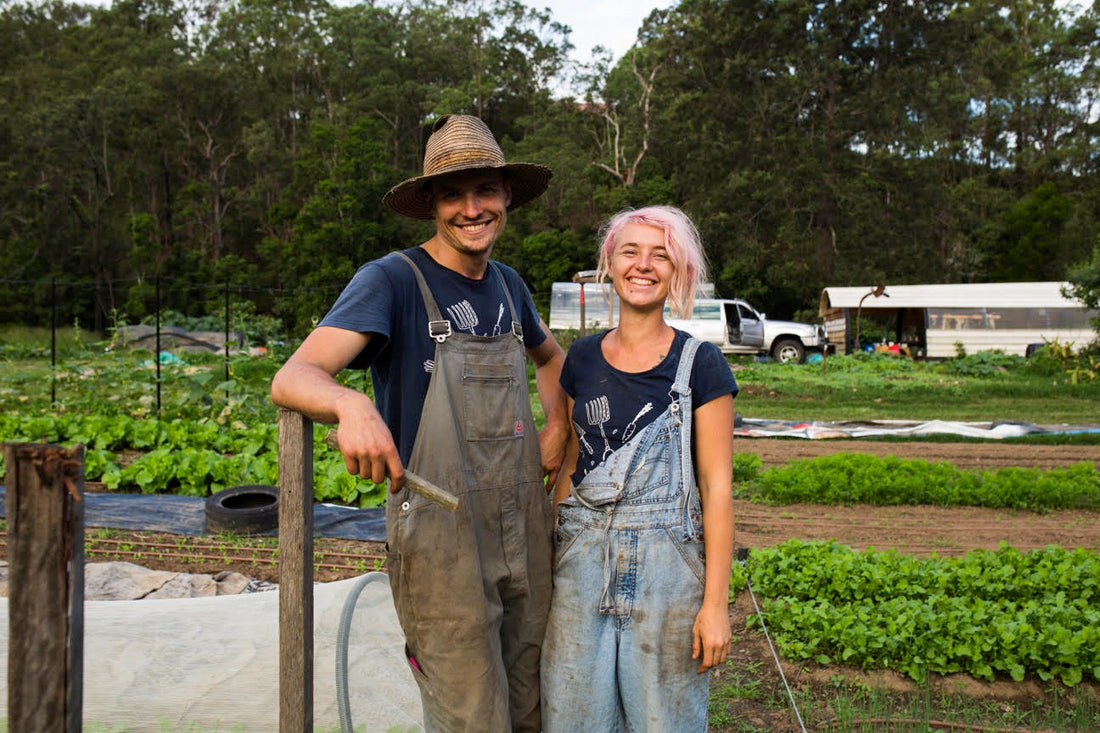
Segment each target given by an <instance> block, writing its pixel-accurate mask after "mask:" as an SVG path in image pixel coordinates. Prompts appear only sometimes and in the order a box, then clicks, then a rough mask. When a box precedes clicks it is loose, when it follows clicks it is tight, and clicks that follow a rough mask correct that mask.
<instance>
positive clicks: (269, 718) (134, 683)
mask: <svg viewBox="0 0 1100 733" xmlns="http://www.w3.org/2000/svg"><path fill="white" fill-rule="evenodd" d="M368 576H370V577H369V578H368ZM376 580H377V581H378V582H374V581H376ZM345 606H350V607H351V611H350V612H349V613H348V614H347V615H346V618H347V621H346V622H345V621H343V619H344V618H345V611H344V609H345ZM313 619H314V621H313V643H314V652H313V721H314V726H315V729H316V730H325V731H333V730H340V725H339V724H340V707H341V702H340V699H341V697H342V696H341V697H338V691H339V690H340V689H341V687H343V682H342V681H341V683H340V684H339V685H338V684H337V679H338V677H337V669H338V667H337V659H340V658H343V659H345V660H346V664H347V670H348V674H347V677H346V678H343V677H341V678H340V679H341V680H343V679H346V680H347V685H346V688H345V689H346V690H347V707H346V708H345V709H346V711H347V712H349V713H350V714H351V719H350V721H348V722H350V723H351V724H352V727H353V729H354V730H356V731H362V732H364V733H371V732H375V731H377V732H378V733H382V732H383V731H392V730H400V731H406V730H422V729H421V728H420V725H421V722H422V710H421V705H420V694H419V691H418V690H417V688H416V682H415V681H414V680H413V677H412V672H411V671H410V670H409V666H408V663H407V662H406V661H405V657H404V648H405V647H404V644H405V642H404V635H403V634H402V633H401V627H400V626H399V625H398V622H397V615H396V613H395V612H394V610H393V598H392V596H391V593H390V585H389V581H388V580H387V579H386V576H385V574H384V573H368V574H367V575H365V576H360V577H358V578H352V579H349V580H341V581H337V582H334V583H317V584H315V585H314V591H313ZM342 625H343V627H345V628H346V629H347V633H346V634H341V632H340V629H341V627H342ZM345 640H346V644H347V645H346V647H345V646H344V641H345ZM344 649H346V656H342V655H343V650H344ZM83 658H84V675H83V680H84V686H83V695H84V707H83V722H84V727H83V729H84V730H85V731H115V730H126V731H130V732H131V733H161V732H162V731H166V730H169V731H185V730H186V731H240V732H241V733H252V732H255V733H271V731H276V730H278V729H279V720H278V716H279V700H280V693H279V591H278V590H274V591H267V592H263V593H245V594H242V595H230V596H212V597H207V598H186V599H177V600H157V601H152V600H138V601H86V602H85V603H84V652H83ZM7 664H8V599H6V598H0V718H6V717H7V712H8V710H7V700H8V694H7V680H8V673H7Z"/></svg>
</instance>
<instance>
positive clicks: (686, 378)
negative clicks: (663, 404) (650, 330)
mask: <svg viewBox="0 0 1100 733" xmlns="http://www.w3.org/2000/svg"><path fill="white" fill-rule="evenodd" d="M702 343H703V342H702V341H700V340H699V339H697V338H695V337H694V336H691V337H689V338H688V340H687V341H685V342H684V348H683V350H682V351H681V352H680V365H679V366H678V367H677V368H676V378H675V379H674V380H673V382H672V388H671V389H670V390H669V397H672V395H673V393H676V394H678V395H680V396H681V397H687V398H688V399H689V400H690V398H691V386H690V385H691V368H692V366H693V365H694V364H695V352H697V351H698V350H699V347H700V346H701V345H702ZM675 399H676V398H675V397H673V404H675ZM676 409H678V408H673V410H674V411H675V410H676Z"/></svg>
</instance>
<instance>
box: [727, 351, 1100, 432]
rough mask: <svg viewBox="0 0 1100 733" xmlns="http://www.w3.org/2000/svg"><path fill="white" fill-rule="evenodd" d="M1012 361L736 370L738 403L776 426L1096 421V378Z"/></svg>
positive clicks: (863, 359)
mask: <svg viewBox="0 0 1100 733" xmlns="http://www.w3.org/2000/svg"><path fill="white" fill-rule="evenodd" d="M975 356H977V355H975ZM967 358H968V359H969V358H972V357H967ZM1012 359H1013V360H1012V361H1009V362H1007V363H1008V366H1007V367H1003V368H1002V369H1003V370H1002V369H980V368H971V369H968V368H967V366H966V362H965V360H958V361H955V360H952V361H947V362H914V361H909V360H903V359H899V358H897V357H890V356H884V355H859V356H843V357H830V358H829V359H827V360H826V363H825V366H824V367H822V366H821V365H820V364H801V365H779V364H737V365H735V370H736V372H735V374H736V377H737V381H738V384H739V385H740V386H741V393H740V394H739V395H738V396H737V400H736V402H735V405H736V409H737V412H738V413H739V414H741V415H743V416H746V417H751V418H757V419H776V420H806V421H810V420H815V421H839V420H891V419H894V420H916V421H925V420H949V421H959V422H987V421H994V420H1021V421H1025V422H1032V423H1035V424H1070V425H1074V424H1088V423H1095V422H1096V421H1097V417H1096V416H1097V414H1098V413H1100V409H1098V407H1100V379H1092V380H1085V381H1084V382H1082V383H1078V384H1072V383H1070V382H1069V377H1068V376H1067V375H1066V373H1065V372H1064V371H1062V370H1061V369H1060V368H1059V365H1057V364H1053V363H1051V362H1050V361H1049V360H1047V361H1045V362H1044V361H1040V360H1033V361H1032V362H1028V361H1026V360H1024V359H1022V358H1019V357H1013V358H1012Z"/></svg>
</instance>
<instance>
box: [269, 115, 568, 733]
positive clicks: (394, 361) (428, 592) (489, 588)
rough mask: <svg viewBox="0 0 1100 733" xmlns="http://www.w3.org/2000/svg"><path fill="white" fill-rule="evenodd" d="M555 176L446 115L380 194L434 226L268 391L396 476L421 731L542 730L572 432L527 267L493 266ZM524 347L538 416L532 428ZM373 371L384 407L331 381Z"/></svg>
mask: <svg viewBox="0 0 1100 733" xmlns="http://www.w3.org/2000/svg"><path fill="white" fill-rule="evenodd" d="M550 176H551V172H550V170H549V169H548V168H545V167H543V166H539V165H534V164H528V163H510V164H509V163H505V160H504V154H503V153H502V152H501V149H500V146H499V145H498V144H497V142H496V140H495V139H494V138H493V135H492V133H491V132H490V131H489V128H488V127H487V126H486V125H485V123H483V122H482V121H481V120H479V119H478V118H476V117H470V116H466V115H449V116H445V117H441V118H440V119H439V120H438V121H437V122H436V123H435V125H434V127H433V130H432V134H431V136H430V137H429V138H428V144H427V147H426V151H425V155H424V171H423V175H421V176H418V177H415V178H410V179H409V180H407V181H404V182H402V183H401V184H399V185H397V186H394V187H393V188H392V189H390V190H389V191H388V192H387V193H386V195H385V196H384V197H383V199H382V203H383V204H384V205H385V206H386V207H387V208H389V209H390V210H392V211H394V212H396V213H398V214H401V215H403V216H407V217H410V218H414V219H434V220H435V234H434V236H432V237H431V238H430V239H429V240H428V241H426V242H424V243H423V244H421V245H420V246H419V247H413V248H411V249H407V250H404V251H402V252H395V253H391V254H389V255H387V256H385V257H382V258H380V259H378V260H374V261H373V262H369V263H367V264H366V265H364V266H363V267H361V268H360V269H359V271H358V272H357V273H356V275H355V277H354V278H353V279H352V281H351V283H349V284H348V286H347V288H346V289H345V290H344V292H343V293H341V295H340V297H339V298H338V300H337V302H336V304H335V305H334V306H333V308H332V310H331V311H329V313H328V314H327V315H326V316H325V318H324V319H323V320H322V321H321V324H320V325H319V326H318V327H317V328H316V329H314V331H313V332H312V333H311V334H310V335H309V336H308V337H307V338H306V339H305V341H303V342H302V345H301V346H300V347H299V348H298V350H297V351H296V352H295V353H294V355H293V356H291V358H290V359H289V360H288V361H287V363H286V364H285V365H284V366H283V367H282V369H280V370H279V372H278V373H277V374H276V375H275V378H274V379H273V380H272V384H271V398H272V400H273V401H274V402H275V403H276V404H279V405H281V406H283V407H288V408H291V409H295V410H298V411H300V412H303V413H304V414H306V415H307V416H309V417H310V418H312V419H314V420H316V421H318V422H323V423H338V424H339V427H338V429H337V439H338V442H339V445H340V451H341V453H342V454H343V456H344V460H345V462H346V464H347V467H348V470H349V471H350V472H352V473H355V474H358V475H360V476H362V477H364V478H370V479H371V480H373V481H375V482H381V481H383V480H385V479H386V478H387V477H388V478H389V482H390V493H389V494H388V496H387V502H386V544H387V551H388V559H387V563H388V565H387V567H388V570H389V574H390V585H391V588H392V590H393V596H394V605H395V607H396V609H397V615H398V618H399V620H400V622H401V627H402V629H403V631H404V632H405V638H406V656H407V657H408V659H409V664H410V667H411V669H412V672H413V676H414V678H415V679H416V681H417V684H418V685H419V687H420V692H421V698H422V700H423V705H424V723H425V727H426V728H427V730H428V731H460V730H468V731H473V730H476V731H506V730H525V731H526V730H530V731H537V730H539V729H540V727H541V721H540V712H539V680H538V669H539V653H540V649H541V644H542V637H543V631H544V628H545V624H546V618H547V612H548V608H549V602H550V579H551V575H550V563H551V552H552V548H551V545H552V542H551V536H550V531H551V516H550V504H549V499H548V497H547V495H546V489H545V485H544V476H546V475H549V476H550V481H551V483H550V485H551V486H553V480H554V477H555V475H556V473H557V471H558V469H559V468H560V466H561V461H562V458H563V454H564V449H565V441H566V437H567V435H568V430H569V425H568V422H567V420H568V417H567V415H566V411H565V409H566V407H565V405H566V403H565V396H564V393H563V392H562V390H561V387H560V385H559V384H558V377H559V375H560V372H561V366H562V362H563V360H564V355H563V353H562V351H561V348H560V347H559V346H558V345H557V342H556V341H555V340H554V339H553V338H552V337H551V336H550V333H549V329H547V327H546V325H545V324H544V323H543V322H542V320H541V319H540V318H539V316H538V313H537V312H536V310H535V307H534V303H533V302H532V300H531V295H530V293H529V292H528V291H527V288H526V286H525V285H524V284H523V281H522V280H521V279H520V277H519V275H518V274H517V273H516V272H515V271H514V270H512V269H511V268H508V267H505V266H503V265H501V264H500V263H497V262H494V261H491V260H490V258H489V256H490V253H491V252H492V248H493V243H494V242H495V241H496V239H497V237H498V236H499V235H500V232H501V231H502V230H503V228H504V225H505V220H506V218H507V211H508V210H509V209H513V208H515V207H517V206H520V205H522V204H524V203H526V202H528V201H530V200H532V199H534V198H536V197H537V196H539V195H540V194H541V193H542V192H543V191H544V190H545V189H546V186H547V183H548V182H549V180H550ZM525 352H526V355H528V356H530V357H531V359H532V360H533V361H534V363H535V375H536V384H537V387H538V393H539V398H540V401H541V402H542V405H543V409H544V411H545V413H546V417H547V419H546V426H545V428H544V429H543V431H542V433H541V434H540V435H538V436H536V431H535V427H534V422H533V418H532V416H531V406H530V399H529V397H528V393H527V372H526V362H525ZM367 365H369V366H370V367H371V376H372V382H373V385H374V390H375V399H376V400H377V407H376V406H375V405H374V404H373V403H372V402H371V400H370V398H368V397H367V396H366V395H365V394H363V393H360V392H357V391H355V390H352V389H348V388H346V387H344V386H342V385H340V384H338V383H337V382H336V381H335V380H334V379H333V376H334V375H335V374H336V373H338V372H339V371H340V370H342V369H344V368H345V367H349V366H350V367H353V368H363V367H366V366H367ZM406 467H408V469H409V470H410V471H413V472H415V473H417V474H419V475H420V476H422V477H424V478H425V479H427V480H429V481H431V482H433V483H435V484H437V485H438V486H440V487H441V488H443V489H446V490H448V491H450V492H451V493H453V494H455V495H456V496H457V497H458V499H459V505H458V509H457V510H456V511H455V512H454V513H451V512H448V511H447V510H446V509H443V508H441V507H439V506H436V505H435V504H432V503H430V502H428V501H426V500H424V499H422V498H420V497H419V496H418V495H416V494H412V493H410V492H409V491H408V490H407V489H406V488H405V486H404V478H405V469H406Z"/></svg>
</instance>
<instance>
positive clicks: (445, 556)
mask: <svg viewBox="0 0 1100 733" xmlns="http://www.w3.org/2000/svg"><path fill="white" fill-rule="evenodd" d="M406 259H408V258H406ZM409 266H410V267H412V268H413V271H414V272H415V273H416V279H417V283H418V284H419V287H420V292H421V295H422V297H423V298H424V304H425V306H426V307H427V311H428V317H429V319H430V323H428V324H425V328H427V329H428V330H429V333H430V334H431V336H432V338H434V339H435V341H436V342H437V343H436V349H435V366H434V370H433V372H432V376H431V380H430V382H429V386H428V393H427V396H426V397H425V400H424V409H423V412H422V413H421V416H420V427H419V429H418V431H417V434H416V440H415V442H414V444H413V451H412V456H411V457H410V459H409V465H408V469H409V470H411V471H414V472H416V473H418V474H420V475H421V476H423V477H424V478H427V479H428V480H430V481H432V482H434V483H436V484H437V485H438V486H440V487H442V488H444V489H446V490H448V491H450V492H451V493H453V494H455V495H456V496H457V497H458V509H457V511H455V512H453V513H452V512H449V511H447V510H446V509H443V508H441V507H439V506H437V505H435V504H432V503H430V502H428V501H427V500H425V499H422V498H420V497H419V496H418V495H416V494H413V493H411V492H409V491H408V490H407V489H403V490H402V491H400V492H399V493H396V494H392V493H391V494H389V495H388V498H387V502H386V541H387V545H388V566H389V574H390V584H391V587H392V589H393V597H394V605H395V607H396V609H397V616H398V619H399V620H400V622H401V628H402V630H403V631H404V632H405V644H406V656H407V657H408V658H409V660H410V666H411V668H412V672H413V677H414V678H415V679H416V682H417V684H418V685H419V687H420V694H421V698H422V701H423V706H424V725H425V728H426V729H427V731H429V733H431V732H434V731H447V732H450V731H479V732H480V731H508V730H517V731H519V730H522V731H538V730H539V729H540V728H541V716H540V710H539V654H540V649H541V645H542V637H543V632H544V630H545V627H546V619H547V614H548V611H549V605H550V587H551V576H550V563H551V553H552V540H551V518H550V503H549V499H548V497H547V494H546V489H545V487H544V484H543V473H542V467H541V463H540V460H539V444H538V435H537V433H536V430H535V423H534V419H533V417H532V415H531V403H530V397H529V395H528V390H527V368H526V361H525V352H524V348H523V340H522V333H521V329H520V324H519V321H518V319H517V318H516V311H515V306H514V304H513V303H512V299H511V296H510V295H509V293H508V289H507V288H506V287H505V286H504V281H503V276H502V275H501V274H500V272H499V271H498V270H497V269H496V266H495V265H493V264H492V263H490V268H489V269H490V270H491V271H492V273H493V275H495V276H496V277H497V278H498V280H499V281H500V283H501V288H502V290H503V292H504V295H505V298H506V299H507V302H508V307H509V309H510V311H511V316H512V328H511V330H510V331H508V332H506V333H503V334H501V335H499V336H491V337H482V336H473V335H470V334H464V333H458V332H452V331H451V328H450V324H449V323H448V322H447V321H446V320H445V319H444V318H443V316H442V315H441V313H440V310H439V307H438V305H437V304H436V302H435V299H434V298H433V297H432V294H431V291H430V290H429V289H428V286H427V283H426V282H425V280H424V277H423V275H422V274H421V272H420V271H419V269H418V268H417V267H416V265H414V264H413V263H412V261H411V260H409ZM493 275H490V274H487V275H486V276H487V277H492V276H493Z"/></svg>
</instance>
